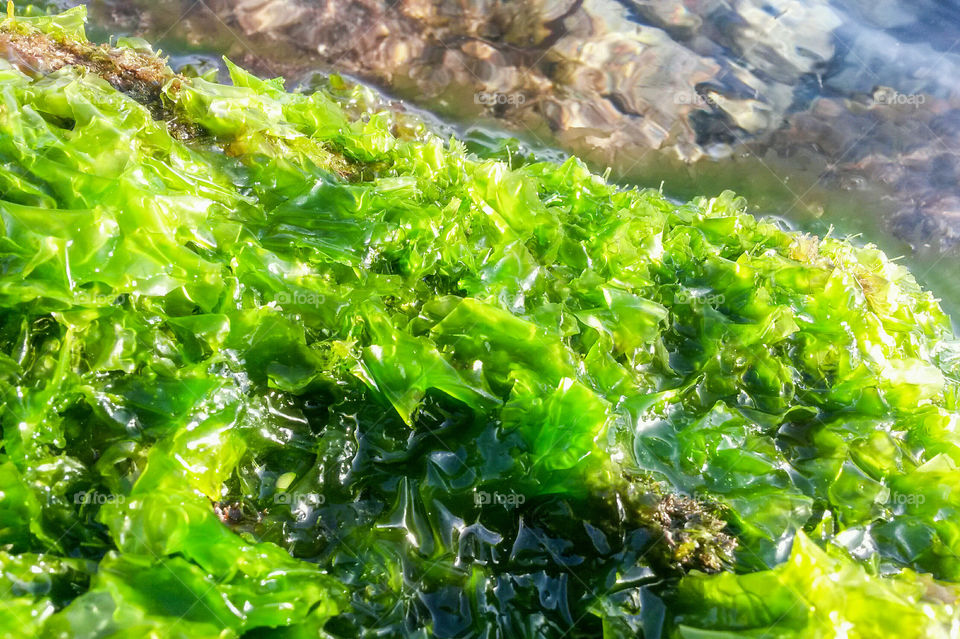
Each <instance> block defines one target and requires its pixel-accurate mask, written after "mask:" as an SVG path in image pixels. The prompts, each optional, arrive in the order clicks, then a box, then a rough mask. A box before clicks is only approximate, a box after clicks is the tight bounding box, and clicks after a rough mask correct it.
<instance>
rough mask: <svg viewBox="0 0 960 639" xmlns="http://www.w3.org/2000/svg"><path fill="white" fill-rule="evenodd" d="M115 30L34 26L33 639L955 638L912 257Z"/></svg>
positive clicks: (9, 420) (939, 453)
mask: <svg viewBox="0 0 960 639" xmlns="http://www.w3.org/2000/svg"><path fill="white" fill-rule="evenodd" d="M83 18H84V14H83V11H82V9H75V10H71V11H68V12H66V13H63V14H60V15H57V16H48V17H33V18H26V17H16V16H13V15H12V14H10V15H9V16H8V17H7V19H6V20H5V21H3V23H2V24H0V51H2V53H3V56H4V58H5V59H6V60H7V62H6V63H3V66H2V68H0V96H2V102H0V223H2V226H0V264H2V268H0V344H2V349H0V398H2V421H0V427H2V452H0V565H2V571H0V581H2V582H3V584H2V586H0V593H2V594H0V601H2V603H3V609H4V614H3V615H2V616H0V632H2V634H3V636H10V637H18V636H24V637H32V636H36V637H91V638H92V637H137V638H141V637H184V638H187V637H190V638H197V637H241V636H242V637H250V638H254V637H368V636H369V637H372V636H388V637H404V636H407V637H429V636H437V637H504V638H506V637H557V638H560V637H599V636H603V637H648V638H655V637H664V638H665V637H685V638H706V637H711V638H714V637H731V638H732V637H762V636H766V637H783V638H786V637H798V638H799V637H803V638H806V637H835V636H850V637H854V636H856V637H884V636H893V635H898V636H927V637H939V636H942V637H948V636H952V634H951V633H953V632H955V629H956V627H957V626H958V624H960V618H958V612H957V606H956V603H957V595H958V591H957V589H956V586H955V585H953V584H954V583H955V582H958V581H960V561H958V560H957V552H958V551H960V470H958V469H957V464H958V463H960V447H958V436H957V434H956V430H957V426H958V388H960V346H958V344H957V342H956V340H955V338H954V336H953V335H952V333H951V329H950V323H949V320H948V318H947V317H946V316H945V315H944V314H943V313H942V312H941V310H940V308H939V306H938V304H937V301H936V299H935V298H934V297H933V295H932V294H931V293H930V292H927V291H924V290H921V288H920V287H918V286H917V284H916V283H915V281H914V279H913V277H912V276H911V275H910V274H909V273H908V272H907V271H906V270H905V269H904V268H902V267H901V266H898V265H897V264H895V263H894V262H891V261H890V260H888V259H887V258H886V257H885V256H884V255H883V254H882V253H881V252H880V251H878V250H876V249H874V248H872V247H869V246H868V247H856V246H854V245H852V244H850V243H849V242H847V241H844V240H838V239H832V238H824V239H819V238H815V237H811V236H806V235H802V234H798V233H796V232H793V231H790V230H788V229H785V228H783V227H782V226H780V225H778V224H776V223H773V222H768V221H762V220H758V219H756V218H754V217H752V216H750V215H747V214H746V213H745V205H744V202H743V201H742V200H741V199H739V198H737V197H735V196H734V195H733V194H732V193H729V192H725V193H723V194H721V195H720V196H718V197H713V198H698V199H695V200H693V201H691V202H689V203H686V204H682V205H678V204H676V203H674V202H671V201H669V200H668V199H666V198H664V197H663V196H662V195H661V194H660V193H659V192H658V191H655V190H649V189H647V190H637V189H622V188H619V187H615V186H612V185H610V184H608V183H607V182H605V181H604V180H603V179H602V178H600V177H598V176H596V175H593V174H591V173H590V172H589V171H588V170H587V169H586V167H585V166H584V165H583V164H582V163H580V162H579V161H577V160H576V159H571V160H569V161H567V162H565V163H562V164H557V163H551V162H536V161H527V160H524V159H523V158H517V157H509V158H508V161H507V162H504V161H502V160H499V159H496V158H491V157H483V155H482V154H477V153H474V152H469V151H468V150H467V149H466V147H465V146H464V145H463V144H462V143H461V142H460V141H458V140H456V139H450V140H443V139H440V138H439V137H437V136H436V135H435V134H433V133H432V132H431V131H430V130H429V129H428V128H427V127H426V126H425V125H423V124H420V123H418V122H417V121H416V120H415V119H411V117H410V116H408V115H404V114H398V113H395V112H392V111H390V110H384V109H382V108H380V107H381V105H382V103H381V102H379V101H378V99H377V97H376V96H375V95H373V94H372V93H371V92H370V91H369V90H367V89H364V88H362V87H349V86H345V85H344V84H343V83H342V82H341V81H339V80H338V79H336V78H334V79H333V81H332V82H330V86H328V87H325V88H321V89H320V90H319V91H317V92H315V93H309V94H307V93H289V92H287V91H285V89H284V87H283V83H282V82H281V81H279V80H271V81H265V80H261V79H258V78H256V77H254V76H252V75H250V74H248V73H246V72H244V71H243V70H242V69H240V68H238V67H236V66H233V65H229V68H230V75H231V79H232V84H231V85H222V84H217V83H215V82H212V81H210V80H209V79H204V78H185V77H182V76H178V75H176V74H174V73H172V72H171V71H170V70H169V69H168V68H166V67H165V66H164V65H163V64H162V60H160V59H159V58H157V57H156V56H155V55H154V54H152V53H151V52H150V51H149V50H146V49H144V47H143V45H142V43H124V42H119V43H118V44H117V46H115V47H107V46H94V45H91V44H90V43H88V42H87V41H86V38H85V36H84V33H83ZM134 46H135V48H131V47H134ZM955 487H957V488H958V490H957V492H955V490H954V489H955Z"/></svg>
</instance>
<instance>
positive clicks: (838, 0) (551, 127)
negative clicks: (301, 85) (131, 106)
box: [88, 0, 960, 317]
mask: <svg viewBox="0 0 960 639" xmlns="http://www.w3.org/2000/svg"><path fill="white" fill-rule="evenodd" d="M88 4H89V8H90V10H91V12H92V17H93V20H92V21H93V23H94V25H95V27H94V28H95V30H98V31H99V33H97V34H96V35H99V36H102V37H106V36H107V35H110V34H135V35H142V36H144V37H146V38H148V39H150V40H152V41H155V42H157V43H158V45H159V46H160V47H162V48H163V50H165V51H167V52H169V53H172V54H173V57H172V58H171V63H172V64H173V65H174V66H182V65H191V66H192V67H193V68H194V69H196V70H197V71H200V72H202V71H204V70H207V69H209V68H212V67H214V66H217V65H218V64H219V60H218V56H219V55H220V54H226V55H228V56H230V57H231V58H232V59H234V60H237V61H239V62H241V63H243V64H245V65H246V66H248V67H252V68H253V69H255V70H257V71H258V72H260V73H261V74H264V75H284V76H285V77H287V78H288V79H290V80H291V81H293V82H296V81H303V80H304V79H305V78H309V77H310V76H311V75H312V74H314V73H316V72H318V71H319V72H323V71H326V70H333V71H340V72H347V73H348V74H353V75H354V76H356V77H358V78H360V79H364V80H368V81H371V82H373V83H374V84H375V85H377V86H379V87H382V88H384V89H385V90H387V92H388V93H392V94H393V95H397V96H398V97H400V98H405V99H408V100H410V101H411V103H413V104H416V105H417V106H418V107H423V108H425V109H428V110H430V111H433V112H435V113H438V114H440V115H441V116H442V117H444V118H445V119H446V120H447V121H449V122H451V123H452V124H453V126H454V127H455V128H457V129H459V130H460V131H461V132H463V131H464V130H470V129H476V128H482V129H484V130H486V131H487V132H489V133H492V134H493V135H494V136H497V135H511V136H516V137H518V138H520V139H522V140H525V141H526V142H528V143H529V144H530V145H531V146H532V147H536V148H539V149H543V150H549V149H551V148H561V149H563V150H564V152H570V153H574V154H577V155H579V156H581V157H583V158H585V159H586V160H587V161H588V162H589V163H590V164H591V165H592V166H593V167H594V168H595V169H596V170H597V171H603V170H604V169H605V168H606V167H608V166H609V167H610V168H611V169H612V171H613V175H614V177H616V178H618V179H619V180H621V181H622V182H623V183H625V184H641V185H645V186H646V185H653V186H656V185H658V184H660V183H662V184H663V190H664V192H665V193H667V194H669V195H671V196H673V197H676V198H680V199H684V198H688V197H690V196H693V195H696V194H702V193H707V194H713V193H717V192H719V191H721V190H723V189H727V188H730V189H733V190H735V191H737V192H738V193H741V194H743V195H744V196H746V197H747V198H748V199H749V200H750V202H751V205H752V207H753V210H754V212H756V213H757V214H762V215H776V216H779V217H782V218H784V219H787V220H789V221H790V222H791V223H792V224H795V225H796V226H797V227H799V228H802V229H805V230H808V231H810V232H813V233H817V234H820V235H822V234H824V233H826V232H828V231H829V229H830V228H831V227H833V228H834V231H833V233H834V234H840V235H847V234H850V235H859V236H860V237H861V238H862V240H861V241H864V242H873V243H876V244H878V245H880V246H881V247H882V248H884V249H885V250H886V251H888V253H890V254H891V255H902V256H903V260H904V262H905V263H907V264H909V265H910V266H911V267H912V270H913V271H914V272H915V273H916V274H917V277H918V278H919V279H920V280H921V281H922V282H923V283H924V284H925V285H927V286H929V287H930V288H932V289H933V290H934V291H935V292H936V293H937V295H939V296H940V297H941V298H942V299H943V302H944V306H945V307H946V308H947V309H948V310H949V311H951V314H952V315H953V316H954V317H957V316H958V315H960V284H958V283H957V281H956V278H955V277H954V276H953V275H954V273H955V272H956V270H957V266H958V265H960V248H958V247H960V221H958V220H960V218H958V216H960V187H958V182H960V162H957V161H956V153H955V151H954V150H953V149H955V148H956V144H957V143H958V142H960V109H958V106H960V101H958V100H960V86H958V82H960V81H958V80H957V78H958V77H960V73H958V71H960V47H957V46H956V45H957V36H958V35H960V18H958V15H960V14H958V13H957V12H956V11H953V10H952V9H953V8H954V7H953V4H954V3H934V2H919V3H905V2H889V3H882V4H880V5H877V4H875V3H868V2H863V1H859V0H832V1H829V2H827V1H824V0H819V1H817V2H807V3H800V2H794V1H791V0H781V1H778V2H770V3H761V2H748V1H743V2H705V1H704V2H685V3H680V2H657V3H653V2H636V1H634V2H628V1H626V0H624V1H622V2H612V1H599V0H595V1H592V2H584V3H569V2H566V3H565V2H530V1H526V2H520V3H498V2H494V3H489V4H483V3H477V2H464V3H460V4H443V5H436V6H434V5H432V4H429V3H418V2H413V1H406V2H403V3H401V4H400V5H398V6H397V7H395V8H391V7H390V6H388V5H385V4H383V3H380V2H376V1H373V0H367V1H364V2H353V3H339V4H336V5H332V4H331V5H329V7H327V5H324V4H322V3H321V4H311V3H305V2H301V1H300V0H270V1H268V2H261V1H257V2H252V1H249V0H213V1H211V2H209V3H191V2H185V1H182V2H181V1H165V2H150V3H146V2H133V3H129V2H111V1H109V0H108V1H102V0H97V1H94V2H90V3H88ZM324 7H326V8H324ZM517 21H519V22H517ZM498 132H502V133H498Z"/></svg>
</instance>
